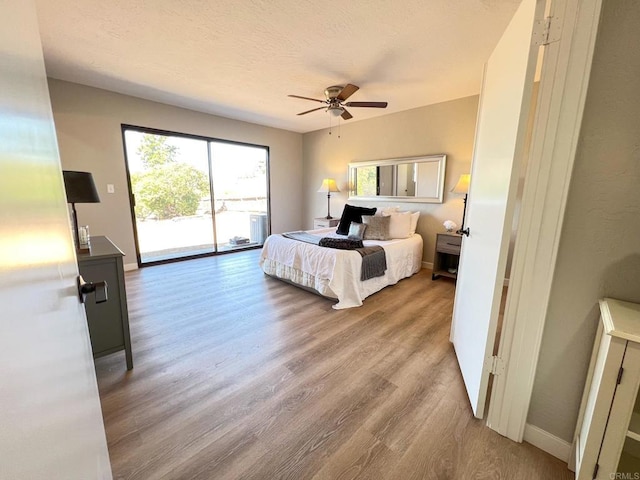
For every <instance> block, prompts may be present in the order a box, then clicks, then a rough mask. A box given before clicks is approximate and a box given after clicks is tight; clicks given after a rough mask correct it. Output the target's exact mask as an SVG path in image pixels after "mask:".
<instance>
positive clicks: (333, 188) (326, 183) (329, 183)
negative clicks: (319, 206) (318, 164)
mask: <svg viewBox="0 0 640 480" xmlns="http://www.w3.org/2000/svg"><path fill="white" fill-rule="evenodd" d="M339 191H340V190H339V189H338V186H337V185H336V181H335V180H334V179H333V178H325V179H324V180H322V185H320V188H319V189H318V193H326V194H327V217H326V218H327V220H330V219H332V218H333V217H332V216H331V192H339Z"/></svg>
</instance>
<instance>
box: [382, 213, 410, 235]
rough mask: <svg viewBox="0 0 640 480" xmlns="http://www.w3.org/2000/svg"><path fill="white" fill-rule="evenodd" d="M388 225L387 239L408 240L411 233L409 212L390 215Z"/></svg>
mask: <svg viewBox="0 0 640 480" xmlns="http://www.w3.org/2000/svg"><path fill="white" fill-rule="evenodd" d="M388 216H389V217H391V222H390V223H389V237H391V238H408V237H410V236H411V235H412V233H411V212H399V213H394V214H392V215H388Z"/></svg>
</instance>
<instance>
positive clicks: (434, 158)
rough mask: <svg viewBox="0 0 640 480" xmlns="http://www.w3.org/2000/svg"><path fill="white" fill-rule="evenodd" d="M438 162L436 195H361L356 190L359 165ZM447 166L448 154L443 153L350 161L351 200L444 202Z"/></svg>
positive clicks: (378, 165)
mask: <svg viewBox="0 0 640 480" xmlns="http://www.w3.org/2000/svg"><path fill="white" fill-rule="evenodd" d="M430 162H435V163H438V174H437V175H438V178H437V182H438V192H437V195H436V196H434V197H400V196H392V195H376V196H361V195H356V192H355V176H356V169H357V168H358V167H372V166H376V167H384V166H389V165H401V164H403V163H430ZM446 166H447V156H446V155H445V154H441V155H420V156H417V157H402V158H387V159H381V160H367V161H362V162H351V163H349V171H348V178H349V200H367V201H376V200H377V201H389V200H392V201H396V202H412V203H442V201H443V197H444V175H445V170H446Z"/></svg>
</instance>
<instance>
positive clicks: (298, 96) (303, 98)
mask: <svg viewBox="0 0 640 480" xmlns="http://www.w3.org/2000/svg"><path fill="white" fill-rule="evenodd" d="M287 97H292V98H301V99H302V100H311V101H313V102H320V103H325V101H324V100H318V99H317V98H309V97H301V96H300V95H287Z"/></svg>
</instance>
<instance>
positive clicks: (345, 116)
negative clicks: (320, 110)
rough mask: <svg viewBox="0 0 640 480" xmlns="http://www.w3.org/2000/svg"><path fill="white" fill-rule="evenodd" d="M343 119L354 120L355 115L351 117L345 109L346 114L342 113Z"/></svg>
mask: <svg viewBox="0 0 640 480" xmlns="http://www.w3.org/2000/svg"><path fill="white" fill-rule="evenodd" d="M340 116H341V117H342V119H343V120H349V119H350V118H353V115H351V114H350V113H349V112H347V110H346V109H345V111H344V112H342V115H340Z"/></svg>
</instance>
